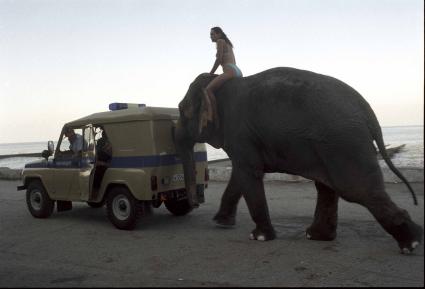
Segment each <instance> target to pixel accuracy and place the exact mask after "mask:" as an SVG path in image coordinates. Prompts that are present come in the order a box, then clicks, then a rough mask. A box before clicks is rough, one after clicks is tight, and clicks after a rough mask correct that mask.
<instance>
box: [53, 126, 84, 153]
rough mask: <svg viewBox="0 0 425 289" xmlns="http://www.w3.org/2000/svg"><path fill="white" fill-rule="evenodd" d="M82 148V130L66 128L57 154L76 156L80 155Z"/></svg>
mask: <svg viewBox="0 0 425 289" xmlns="http://www.w3.org/2000/svg"><path fill="white" fill-rule="evenodd" d="M83 146H84V140H83V130H82V129H81V128H74V129H72V128H67V129H65V131H64V133H63V135H62V140H61V144H60V147H59V153H60V154H64V155H68V154H69V155H74V156H76V155H78V154H79V153H81V151H82V149H83Z"/></svg>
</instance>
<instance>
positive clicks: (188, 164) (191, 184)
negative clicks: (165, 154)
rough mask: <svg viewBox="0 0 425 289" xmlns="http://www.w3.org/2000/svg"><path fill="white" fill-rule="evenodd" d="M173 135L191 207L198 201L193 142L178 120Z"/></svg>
mask: <svg viewBox="0 0 425 289" xmlns="http://www.w3.org/2000/svg"><path fill="white" fill-rule="evenodd" d="M174 137H175V141H176V150H177V153H178V154H179V155H180V158H181V160H182V163H183V173H184V183H185V187H186V193H187V198H188V201H189V204H190V205H191V206H192V207H198V206H199V203H198V198H197V195H196V172H195V158H194V153H193V147H194V145H195V142H194V141H193V140H191V139H190V138H189V137H188V136H187V134H186V133H185V131H184V129H183V128H182V126H181V123H180V121H179V123H178V124H177V127H176V130H175V135H174Z"/></svg>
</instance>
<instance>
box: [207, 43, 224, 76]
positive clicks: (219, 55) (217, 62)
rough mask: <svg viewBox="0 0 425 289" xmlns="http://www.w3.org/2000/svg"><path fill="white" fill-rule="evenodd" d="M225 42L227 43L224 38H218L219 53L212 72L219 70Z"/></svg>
mask: <svg viewBox="0 0 425 289" xmlns="http://www.w3.org/2000/svg"><path fill="white" fill-rule="evenodd" d="M224 44H225V41H224V40H223V39H218V40H217V54H216V59H215V62H214V66H213V68H212V69H211V72H210V73H211V74H213V73H214V72H215V71H216V70H217V68H218V66H219V65H220V64H221V63H222V60H223V50H224Z"/></svg>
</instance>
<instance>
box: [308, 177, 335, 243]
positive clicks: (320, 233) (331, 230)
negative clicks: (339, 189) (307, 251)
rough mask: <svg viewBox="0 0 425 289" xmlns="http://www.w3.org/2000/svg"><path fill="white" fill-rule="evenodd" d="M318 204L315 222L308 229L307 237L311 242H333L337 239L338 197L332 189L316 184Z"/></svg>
mask: <svg viewBox="0 0 425 289" xmlns="http://www.w3.org/2000/svg"><path fill="white" fill-rule="evenodd" d="M315 185H316V189H317V203H316V210H315V212H314V221H313V223H312V224H311V226H310V227H308V228H307V232H306V236H307V239H310V240H321V241H331V240H334V239H335V237H336V227H337V219H338V198H339V197H338V195H337V194H336V192H335V191H334V190H332V189H331V188H330V187H328V186H326V185H324V184H322V183H320V182H315Z"/></svg>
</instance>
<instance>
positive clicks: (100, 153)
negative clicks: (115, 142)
mask: <svg viewBox="0 0 425 289" xmlns="http://www.w3.org/2000/svg"><path fill="white" fill-rule="evenodd" d="M100 129H102V136H101V138H99V139H98V140H97V141H96V168H95V173H94V182H93V196H95V195H96V194H97V191H98V190H99V188H100V185H101V183H102V178H103V176H104V174H105V172H106V170H107V169H108V167H109V163H110V161H111V159H112V146H111V143H110V142H109V140H108V136H107V135H106V132H105V130H104V129H103V128H102V127H100Z"/></svg>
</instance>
